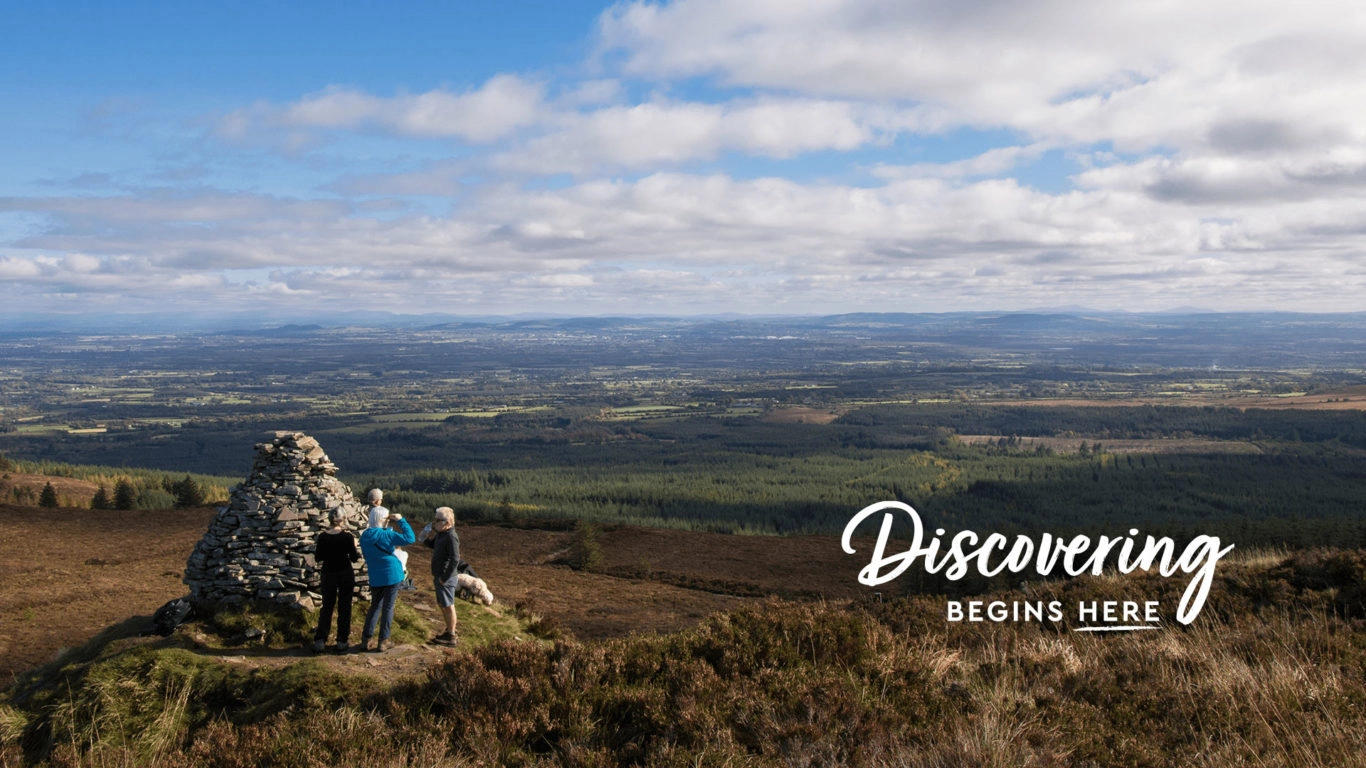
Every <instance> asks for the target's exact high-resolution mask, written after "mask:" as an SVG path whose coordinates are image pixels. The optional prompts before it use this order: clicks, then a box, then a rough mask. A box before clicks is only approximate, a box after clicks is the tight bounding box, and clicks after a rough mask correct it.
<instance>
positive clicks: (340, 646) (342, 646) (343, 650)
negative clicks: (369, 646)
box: [332, 643, 351, 653]
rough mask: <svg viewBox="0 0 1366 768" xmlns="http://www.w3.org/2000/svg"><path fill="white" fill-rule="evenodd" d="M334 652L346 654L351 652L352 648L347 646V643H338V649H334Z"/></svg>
mask: <svg viewBox="0 0 1366 768" xmlns="http://www.w3.org/2000/svg"><path fill="white" fill-rule="evenodd" d="M332 650H333V651H335V652H336V653H346V652H347V651H350V650H351V646H349V645H347V644H346V643H337V645H336V647H334V648H333V649H332Z"/></svg>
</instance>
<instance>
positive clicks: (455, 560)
mask: <svg viewBox="0 0 1366 768" xmlns="http://www.w3.org/2000/svg"><path fill="white" fill-rule="evenodd" d="M422 543H423V544H426V545H427V546H429V547H431V548H432V550H433V551H432V581H433V582H434V584H435V585H436V606H437V608H439V609H441V617H442V618H443V619H444V620H445V621H446V630H445V631H444V632H442V633H441V634H439V635H437V636H436V637H433V638H432V642H433V643H436V644H438V645H455V644H456V643H457V642H459V640H458V639H457V638H456V636H455V593H456V590H457V589H459V586H458V579H457V576H458V575H459V573H460V537H459V536H457V535H456V534H455V511H454V510H452V509H451V508H450V507H438V508H437V510H436V514H435V515H434V516H433V518H432V524H431V527H430V531H423V538H422Z"/></svg>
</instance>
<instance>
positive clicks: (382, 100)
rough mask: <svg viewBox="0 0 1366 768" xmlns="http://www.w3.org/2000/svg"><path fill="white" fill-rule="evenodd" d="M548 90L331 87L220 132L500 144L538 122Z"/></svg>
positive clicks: (498, 82) (529, 85)
mask: <svg viewBox="0 0 1366 768" xmlns="http://www.w3.org/2000/svg"><path fill="white" fill-rule="evenodd" d="M544 95H545V88H544V86H543V85H541V84H539V83H534V82H529V81H527V80H524V79H522V78H520V77H517V76H515V75H498V76H496V77H493V78H491V79H489V80H488V82H486V83H484V85H483V86H481V87H480V88H477V89H475V90H471V91H466V92H461V93H453V92H450V91H445V90H438V91H428V92H426V93H419V94H399V95H397V96H389V97H381V96H374V95H371V94H368V93H364V92H361V91H357V90H354V89H350V88H343V87H332V88H328V89H327V90H325V91H323V92H321V93H318V94H314V95H312V96H308V97H305V98H303V99H301V100H300V101H298V102H295V103H293V104H290V105H288V106H285V107H275V106H272V105H268V104H257V105H254V106H253V107H251V108H248V109H245V110H237V111H235V112H232V113H231V114H229V115H227V116H226V117H224V118H223V119H222V120H221V122H220V124H219V126H218V131H219V134H220V135H223V136H225V137H227V138H230V139H236V140H242V139H245V138H247V137H249V136H250V135H252V134H253V133H254V132H256V131H258V130H265V131H270V130H280V129H283V130H286V131H288V130H290V129H295V130H373V131H380V132H387V133H393V134H396V135H400V136H409V137H416V138H426V139H432V138H450V139H463V140H466V141H472V142H478V143H482V142H490V141H494V140H497V139H499V138H502V137H504V136H506V135H507V134H509V133H511V132H512V131H515V130H517V129H518V128H521V127H523V126H526V125H530V124H532V123H534V122H536V120H537V119H538V116H539V115H540V113H541V112H542V110H543V109H544V108H545V105H544V103H543V99H544Z"/></svg>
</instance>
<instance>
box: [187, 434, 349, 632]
mask: <svg viewBox="0 0 1366 768" xmlns="http://www.w3.org/2000/svg"><path fill="white" fill-rule="evenodd" d="M336 473H337V466H336V465H335V464H333V463H332V461H331V459H329V458H327V454H326V453H324V452H323V449H322V447H321V446H320V445H318V441H317V440H314V439H313V438H311V437H309V436H308V435H305V434H304V433H302V432H276V433H275V437H274V440H272V441H270V442H266V443H258V444H257V445H256V460H255V462H254V463H253V465H252V469H251V475H250V476H249V477H248V478H247V479H246V481H245V482H243V483H242V484H241V485H238V486H236V487H234V488H233V489H232V491H231V493H230V495H229V502H228V506H226V507H220V508H219V509H218V515H217V517H215V518H214V521H213V523H211V524H210V525H209V530H208V532H207V533H205V534H204V538H202V539H200V540H199V543H198V544H196V545H195V548H194V552H193V553H191V554H190V559H189V561H188V562H187V563H186V564H185V578H184V581H185V583H186V584H188V585H189V587H190V596H191V598H192V599H193V600H194V601H195V602H200V603H227V604H236V603H244V602H273V603H278V604H281V605H285V606H289V607H293V608H301V609H308V610H312V609H313V608H314V607H315V606H316V604H317V601H319V600H321V596H320V595H318V594H317V589H318V587H319V585H320V584H321V581H322V577H321V575H322V571H321V570H319V567H318V564H317V562H316V561H315V560H314V559H313V552H314V540H315V538H316V537H317V535H318V534H320V533H322V532H323V531H326V530H328V529H329V528H331V522H330V521H329V519H328V516H329V514H330V512H331V511H332V510H334V509H337V508H338V507H340V508H341V509H343V510H344V511H345V512H346V515H345V522H344V523H343V527H344V528H347V529H350V530H351V532H352V533H353V534H355V535H356V536H358V537H359V535H360V532H361V531H362V530H363V529H364V527H365V522H364V519H363V511H364V510H363V507H362V505H361V504H360V502H358V501H357V500H356V499H355V498H354V497H353V496H352V494H351V489H350V488H347V487H346V484H345V483H343V482H342V481H340V480H338V479H337V478H336V477H335V475H336ZM354 567H355V568H356V588H357V593H358V594H357V596H358V597H360V598H362V599H366V598H368V597H369V589H368V586H369V582H368V581H367V579H366V573H365V561H364V560H361V561H359V562H358V563H356V565H355V566H354Z"/></svg>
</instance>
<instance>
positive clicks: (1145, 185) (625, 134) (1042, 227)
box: [0, 0, 1366, 314]
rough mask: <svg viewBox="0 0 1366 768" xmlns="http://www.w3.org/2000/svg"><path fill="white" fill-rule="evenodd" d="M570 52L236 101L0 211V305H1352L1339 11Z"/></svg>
mask: <svg viewBox="0 0 1366 768" xmlns="http://www.w3.org/2000/svg"><path fill="white" fill-rule="evenodd" d="M580 34H581V35H582V36H584V37H591V38H592V40H593V41H594V45H593V46H592V48H593V50H592V51H591V53H589V54H588V55H587V56H585V57H584V59H583V60H581V61H567V62H564V63H563V64H564V66H563V67H561V68H557V69H556V70H555V71H553V72H547V71H537V72H504V73H499V74H497V75H495V76H493V77H490V78H487V79H486V80H484V81H483V82H477V83H470V84H468V85H464V86H460V85H454V86H446V87H441V88H437V89H433V90H427V91H423V92H407V91H404V90H403V89H402V88H401V87H399V86H395V87H394V88H392V89H390V90H388V91H387V92H377V91H375V90H373V89H372V90H366V89H362V88H358V87H356V86H350V85H345V84H339V83H322V84H319V87H318V88H317V89H314V90H311V91H309V92H304V93H299V94H297V96H296V97H295V98H293V99H292V100H288V101H271V100H268V99H256V100H252V101H251V102H250V103H238V104H232V103H228V104H224V105H223V106H222V108H221V109H218V110H216V111H215V112H214V113H213V114H210V115H208V116H207V117H206V116H205V115H204V114H203V113H202V112H200V113H196V114H193V115H185V116H184V124H185V125H190V126H194V128H193V129H192V130H187V131H186V133H185V134H184V136H183V138H182V139H181V141H182V142H183V146H181V147H177V148H175V150H176V151H175V152H171V153H169V154H168V157H171V158H172V159H171V160H168V161H167V166H168V167H163V168H157V169H150V168H149V169H134V170H127V169H125V170H124V171H122V172H115V173H112V174H111V173H110V171H109V170H108V169H106V168H87V169H84V174H85V175H86V176H87V177H94V175H97V174H105V175H106V177H107V176H110V175H112V177H113V178H114V180H115V183H113V184H103V185H102V186H101V187H100V188H99V189H98V190H96V191H91V190H89V189H80V190H78V189H76V188H75V187H74V186H73V185H72V184H70V183H64V184H56V185H55V186H56V187H57V189H55V190H54V189H53V188H51V187H52V186H54V185H51V184H50V185H49V187H47V188H45V189H46V191H45V193H44V194H27V193H26V194H11V195H8V196H6V197H0V279H2V280H3V281H4V289H3V290H4V291H5V292H6V301H7V302H9V303H10V304H11V306H18V307H39V306H42V307H45V308H47V309H49V310H54V309H55V310H58V311H60V310H61V309H62V308H64V307H69V308H71V309H72V310H73V311H74V310H76V309H79V308H85V309H90V308H93V307H105V308H108V307H123V308H137V307H143V306H146V307H153V306H158V304H159V303H161V302H165V301H167V300H168V299H167V296H168V292H172V291H173V292H174V294H175V295H176V296H177V297H179V298H174V299H170V300H173V301H180V300H184V301H187V302H190V301H194V302H196V303H198V302H203V301H209V302H222V303H224V304H225V305H230V306H233V307H236V308H250V307H269V306H274V305H276V304H277V303H278V302H282V301H288V302H290V304H291V306H318V307H323V306H326V305H329V304H332V303H335V302H358V301H366V302H371V303H372V304H373V305H375V308H388V309H391V310H394V311H414V312H416V311H430V312H468V313H486V312H498V313H507V312H526V311H547V312H559V313H570V314H603V313H621V312H649V313H659V312H668V313H683V314H687V313H702V312H718V311H749V312H793V313H810V312H842V311H854V310H869V311H883V310H885V311H946V310H955V309H1024V308H1032V307H1043V306H1060V305H1071V306H1076V305H1086V306H1091V307H1095V308H1100V309H1122V310H1153V309H1164V308H1171V307H1178V306H1200V307H1206V308H1209V309H1227V310H1248V309H1287V310H1311V311H1355V310H1366V305H1363V304H1362V302H1361V301H1360V299H1359V298H1357V297H1359V296H1361V295H1364V293H1363V289H1366V250H1364V249H1366V71H1363V70H1366V59H1363V57H1362V56H1361V55H1360V53H1359V51H1360V50H1362V49H1363V48H1364V47H1366V7H1362V6H1360V5H1359V4H1356V3H1350V2H1308V3H1298V4H1289V5H1288V4H1284V3H1258V2H1254V3H1247V2H1239V3H1221V2H1200V3H1196V4H1185V5H1180V6H1176V5H1170V4H1154V3H1148V2H1115V3H1082V2H1042V3H1029V4H1019V3H1009V2H991V1H987V2H972V3H962V2H890V1H888V0H868V1H866V2H833V1H830V0H811V1H809V2H786V3H781V4H775V3H771V2H765V1H761V0H750V1H748V2H735V1H733V0H727V1H726V2H721V1H720V0H678V1H676V2H671V3H664V4H654V3H640V2H631V3H624V4H619V5H616V6H612V7H610V8H607V9H605V10H604V11H603V12H602V14H601V16H600V17H599V18H598V20H597V25H596V28H595V29H592V30H583V31H581V33H580ZM189 158H195V159H197V161H198V162H200V163H202V164H204V165H206V166H209V167H211V168H213V169H214V170H213V172H211V173H209V174H208V178H207V179H206V178H205V175H204V174H198V173H196V174H190V173H185V174H182V177H183V178H184V179H186V180H185V181H183V182H180V183H173V182H169V181H167V179H174V178H177V177H176V176H175V175H174V174H173V173H170V172H171V171H173V170H175V167H176V166H177V163H178V164H179V167H181V168H188V167H190V166H191V163H190V161H189ZM229 169H230V170H229ZM76 176H77V174H76V173H71V174H68V178H75V177H76ZM106 180H107V179H106ZM36 187H37V185H35V188H36Z"/></svg>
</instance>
